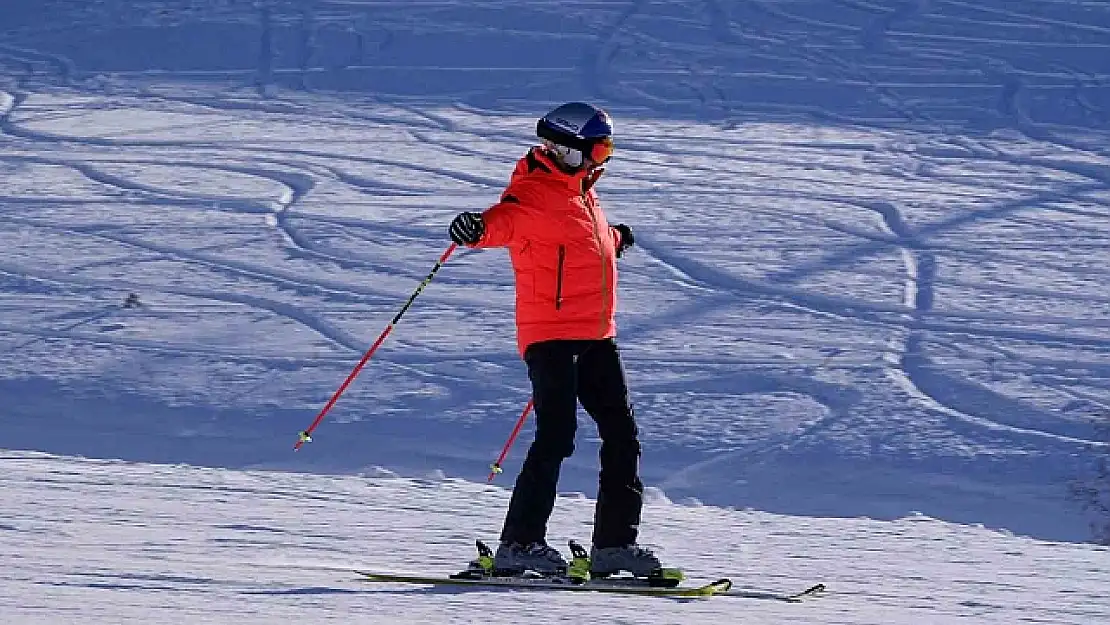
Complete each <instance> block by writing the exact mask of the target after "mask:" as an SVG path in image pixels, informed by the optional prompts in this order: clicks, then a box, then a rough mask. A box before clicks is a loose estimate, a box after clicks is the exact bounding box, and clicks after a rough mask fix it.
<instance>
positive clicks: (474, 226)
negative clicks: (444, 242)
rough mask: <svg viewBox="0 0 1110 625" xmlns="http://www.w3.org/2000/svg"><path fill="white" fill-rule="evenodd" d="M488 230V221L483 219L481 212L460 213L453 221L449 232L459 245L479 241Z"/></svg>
mask: <svg viewBox="0 0 1110 625" xmlns="http://www.w3.org/2000/svg"><path fill="white" fill-rule="evenodd" d="M485 232H486V222H484V221H482V215H481V214H480V213H459V215H458V216H457V217H455V219H454V220H452V221H451V227H450V228H448V229H447V233H448V234H450V235H451V240H452V241H454V242H455V243H458V244H459V245H473V244H475V243H477V242H478V241H479V240H480V239H481V238H482V235H483V234H485Z"/></svg>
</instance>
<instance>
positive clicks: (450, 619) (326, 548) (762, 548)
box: [0, 452, 1110, 625]
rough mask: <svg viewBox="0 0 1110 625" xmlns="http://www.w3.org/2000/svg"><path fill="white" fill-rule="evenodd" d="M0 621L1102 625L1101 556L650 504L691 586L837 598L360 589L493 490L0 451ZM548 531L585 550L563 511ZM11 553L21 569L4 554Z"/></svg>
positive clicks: (583, 510)
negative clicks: (812, 587) (367, 571)
mask: <svg viewBox="0 0 1110 625" xmlns="http://www.w3.org/2000/svg"><path fill="white" fill-rule="evenodd" d="M0 463H2V466H3V468H4V471H2V472H0V485H2V487H3V489H4V494H5V497H4V500H3V502H2V503H0V511H2V512H3V513H4V517H3V518H4V521H3V523H2V524H0V536H2V537H3V539H4V544H5V553H4V558H5V561H4V567H3V573H0V579H2V580H3V582H2V583H3V587H4V590H5V592H4V593H3V594H2V595H0V609H2V610H3V613H4V616H5V622H6V623H19V624H24V623H26V624H40V623H42V624H46V623H49V624H51V625H60V624H63V623H129V622H171V621H172V622H181V623H236V624H241V625H251V624H254V623H258V624H260V625H261V624H269V623H274V622H286V621H291V620H296V621H299V622H309V623H350V622H359V623H415V624H425V623H475V624H478V623H494V624H500V623H521V622H527V623H532V622H537V623H538V622H545V623H580V622H582V620H583V619H588V620H597V621H604V622H609V623H728V622H745V623H784V622H799V623H901V622H921V623H976V624H989V623H999V624H1008V623H1015V622H1019V621H1020V622H1034V623H1056V624H1060V625H1068V624H1075V625H1089V624H1091V623H1100V622H1105V621H1106V620H1107V619H1108V618H1110V603H1108V602H1107V601H1106V597H1105V589H1106V586H1107V584H1110V570H1108V569H1107V567H1106V566H1105V561H1106V556H1107V548H1105V547H1103V548H1098V547H1091V546H1085V545H1077V544H1068V543H1052V542H1044V541H1038V540H1034V539H1031V538H1023V537H1017V536H1013V535H1009V534H1006V533H1000V532H996V531H990V530H987V529H984V528H981V527H972V526H966V525H954V524H951V523H946V522H943V521H940V520H936V519H932V518H929V517H925V516H909V517H905V518H903V519H899V520H897V521H878V520H871V519H863V518H859V519H833V518H811V517H799V516H782V515H776V514H771V513H767V512H761V511H754V510H749V511H738V510H725V509H720V508H706V507H701V506H689V505H680V504H675V503H672V502H670V501H668V500H666V499H665V498H663V497H656V498H654V499H652V500H651V501H650V502H649V503H648V505H647V508H646V510H645V514H646V517H647V518H650V519H652V521H653V523H652V526H651V528H650V530H648V532H647V534H648V536H647V537H648V538H649V540H651V541H652V542H654V543H657V545H658V547H659V549H660V552H661V553H664V554H665V555H666V557H667V558H670V559H672V560H673V561H676V562H682V563H683V565H684V566H685V567H686V569H687V572H688V574H689V575H690V576H691V577H695V578H698V579H703V580H708V579H710V578H712V579H717V578H718V577H721V576H723V575H727V576H729V577H731V578H732V580H733V581H734V583H736V584H737V586H738V587H742V588H745V589H752V590H779V591H781V590H787V589H790V590H801V589H802V588H803V587H804V586H806V585H808V582H811V581H813V580H823V581H825V582H826V583H827V584H828V585H829V587H830V590H829V591H828V592H827V593H826V594H825V595H824V596H822V597H820V598H817V599H812V600H809V601H807V602H805V603H800V604H790V603H782V602H778V601H767V600H757V599H744V598H738V597H714V598H711V599H665V598H655V597H623V596H619V595H594V594H592V593H565V592H557V591H548V592H540V591H505V590H500V589H494V590H473V589H457V588H451V587H435V588H433V587H429V586H406V585H394V584H378V583H368V582H363V581H359V579H358V577H357V576H356V575H355V574H354V573H353V569H354V568H376V569H385V570H392V571H396V572H408V573H435V572H440V573H444V574H448V573H452V572H455V571H456V570H457V569H458V568H459V566H458V562H457V559H458V557H459V556H463V555H465V552H462V553H460V548H465V547H466V545H467V544H468V543H471V541H472V538H473V536H474V534H475V532H477V533H480V534H484V535H488V536H495V535H496V532H497V530H498V519H497V518H496V517H497V515H496V514H495V512H496V511H500V510H502V509H503V508H504V507H505V506H506V505H507V503H508V494H507V493H506V491H505V490H503V489H500V488H497V487H491V486H486V485H484V484H480V483H475V482H471V481H464V480H458V479H453V478H447V479H412V478H402V477H399V476H395V475H390V474H389V473H388V472H387V471H384V470H382V471H378V472H376V473H374V474H369V475H366V476H360V477H353V476H332V475H318V474H296V473H285V472H263V471H231V470H226V469H211V468H201V467H187V466H172V465H150V464H137V463H127V462H121V461H104V460H83V459H74V458H66V457H59V456H49V455H44V454H37V453H27V452H4V453H3V455H0ZM557 506H558V510H559V511H560V514H559V515H557V518H556V520H555V522H554V523H553V524H552V527H551V531H552V535H553V537H554V536H559V537H560V538H562V537H582V536H588V532H589V521H590V515H591V512H592V502H591V501H589V500H588V499H587V498H586V497H584V496H582V495H577V496H568V497H562V498H561V499H560V500H559V502H558V504H557ZM13 548H14V557H13Z"/></svg>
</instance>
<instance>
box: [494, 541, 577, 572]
mask: <svg viewBox="0 0 1110 625" xmlns="http://www.w3.org/2000/svg"><path fill="white" fill-rule="evenodd" d="M526 571H531V572H532V573H536V574H539V575H541V576H545V577H557V576H561V575H566V572H567V561H566V560H565V559H564V558H563V554H561V553H559V550H558V549H555V548H554V547H551V546H549V545H548V544H547V543H545V542H542V541H537V542H534V543H530V544H527V545H523V544H520V543H501V544H500V545H499V546H498V547H497V553H495V554H494V555H493V574H494V575H496V576H505V575H524V574H525V572H526Z"/></svg>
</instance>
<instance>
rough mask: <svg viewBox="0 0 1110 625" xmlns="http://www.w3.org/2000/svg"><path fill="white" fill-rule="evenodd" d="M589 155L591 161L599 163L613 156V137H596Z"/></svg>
mask: <svg viewBox="0 0 1110 625" xmlns="http://www.w3.org/2000/svg"><path fill="white" fill-rule="evenodd" d="M589 157H590V160H591V161H593V162H595V163H598V164H601V163H604V162H606V161H608V160H609V159H610V158H613V138H612V137H601V138H600V139H596V140H595V141H594V142H593V144H592V145H590V152H589Z"/></svg>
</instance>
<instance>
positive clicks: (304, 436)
mask: <svg viewBox="0 0 1110 625" xmlns="http://www.w3.org/2000/svg"><path fill="white" fill-rule="evenodd" d="M456 247H458V245H457V244H455V243H452V244H451V246H450V247H448V248H447V251H446V252H444V253H443V256H440V257H439V262H437V263H436V264H435V267H432V270H431V271H430V272H429V273H428V277H426V278H424V281H423V282H421V283H420V286H417V287H416V290H415V291H413V292H412V295H410V296H409V300H408V301H407V302H405V305H404V306H402V307H401V311H400V312H398V313H397V315H396V316H395V317H393V320H392V321H390V322H389V325H387V326H386V327H385V330H382V333H381V334H380V335H379V336H378V340H376V341H374V344H373V345H371V346H370V349H369V350H367V351H366V354H364V355H363V356H362V360H360V361H358V364H357V365H355V368H354V369H353V370H352V371H351V373H350V374H348V375H347V379H346V380H343V383H342V384H340V385H339V389H338V390H336V391H335V394H334V395H332V396H331V399H329V400H328V403H327V404H325V405H324V408H323V409H322V410H320V413H319V414H317V415H316V419H314V420H313V421H312V425H310V426H308V427H307V428H305V429H304V430H303V431H302V432H301V433H300V435H299V437H298V439H297V444H296V445H294V446H293V451H299V450H300V448H301V447H303V446H304V444H305V443H311V442H312V433H313V432H314V431H316V428H317V426H319V425H320V422H321V421H323V420H324V415H326V414H328V411H329V410H331V407H332V406H334V405H335V402H337V401H339V396H340V395H342V394H343V391H345V390H347V387H348V386H350V385H351V382H354V380H355V378H356V377H358V373H359V371H362V368H363V367H364V366H366V363H367V362H369V360H370V357H371V356H373V355H374V352H376V351H377V350H378V346H379V345H381V344H382V342H383V341H385V337H387V336H389V333H390V332H392V331H393V326H395V325H397V323H398V322H400V321H401V316H402V315H404V314H405V311H407V310H408V309H409V306H412V303H413V301H415V300H416V296H417V295H420V292H421V291H423V290H424V287H426V286H428V283H429V282H431V281H432V278H434V277H435V275H436V272H437V271H439V268H440V267H442V266H443V264H444V263H446V262H447V259H448V258H449V257H450V256H451V254H452V253H453V252H454V251H455V248H456Z"/></svg>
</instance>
